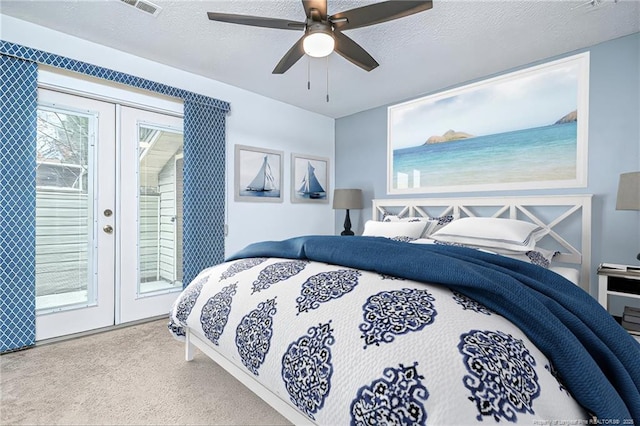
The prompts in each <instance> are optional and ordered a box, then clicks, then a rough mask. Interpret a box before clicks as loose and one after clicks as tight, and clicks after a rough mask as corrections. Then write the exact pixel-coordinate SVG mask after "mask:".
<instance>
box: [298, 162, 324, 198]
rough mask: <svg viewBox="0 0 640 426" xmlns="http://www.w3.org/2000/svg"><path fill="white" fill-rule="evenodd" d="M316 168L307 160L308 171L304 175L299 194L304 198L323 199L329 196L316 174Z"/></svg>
mask: <svg viewBox="0 0 640 426" xmlns="http://www.w3.org/2000/svg"><path fill="white" fill-rule="evenodd" d="M315 170H316V169H315V168H314V167H313V166H312V165H311V162H310V161H307V172H306V173H305V175H304V176H303V177H302V182H301V185H300V188H299V189H298V194H299V195H300V196H301V197H303V198H310V199H313V200H315V199H323V198H326V197H327V192H326V191H325V189H324V188H323V187H322V185H321V184H320V182H319V181H318V178H317V177H316V174H315Z"/></svg>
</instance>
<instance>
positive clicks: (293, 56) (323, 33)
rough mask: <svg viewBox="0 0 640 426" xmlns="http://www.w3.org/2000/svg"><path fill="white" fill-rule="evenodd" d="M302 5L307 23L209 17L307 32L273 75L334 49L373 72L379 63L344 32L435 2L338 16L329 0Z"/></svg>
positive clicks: (385, 5) (400, 1)
mask: <svg viewBox="0 0 640 426" xmlns="http://www.w3.org/2000/svg"><path fill="white" fill-rule="evenodd" d="M302 6H303V7H304V12H305V14H306V15H307V19H306V20H305V21H304V22H296V21H289V20H287V19H278V18H265V17H261V16H249V15H236V14H231V13H216V12H208V16H209V19H210V20H212V21H220V22H228V23H232V24H241V25H251V26H254V27H265V28H277V29H281V30H298V31H299V30H304V35H303V36H302V37H301V38H300V39H299V40H298V41H297V42H296V43H295V44H294V45H293V46H292V47H291V49H289V51H288V52H287V53H285V55H284V56H283V57H282V59H281V60H280V62H278V65H276V67H275V68H274V70H273V74H283V73H284V72H285V71H287V70H288V69H289V68H291V67H292V66H293V64H295V63H296V62H297V61H298V60H299V59H300V58H301V57H302V55H304V54H305V53H306V54H307V55H309V56H314V57H324V56H327V55H329V54H330V53H331V52H332V51H334V50H335V51H336V52H337V53H338V54H340V55H341V56H342V57H343V58H345V59H347V60H348V61H351V62H352V63H354V64H355V65H357V66H359V67H360V68H362V69H364V70H365V71H371V70H372V69H374V68H376V67H377V66H378V65H379V64H378V63H377V62H376V60H375V59H373V57H372V56H371V55H369V53H367V51H366V50H364V49H363V48H362V47H361V46H360V45H359V44H358V43H356V42H355V41H353V40H352V39H351V38H349V37H347V36H346V35H344V34H343V33H342V32H343V31H345V30H352V29H355V28H362V27H366V26H369V25H374V24H379V23H381V22H386V21H390V20H392V19H398V18H403V17H405V16H409V15H412V14H414V13H418V12H422V11H425V10H428V9H431V7H432V6H433V2H432V1H431V0H426V1H408V0H391V1H383V2H380V3H374V4H370V5H367V6H362V7H358V8H355V9H351V10H347V11H344V12H340V13H336V14H335V15H327V0H302Z"/></svg>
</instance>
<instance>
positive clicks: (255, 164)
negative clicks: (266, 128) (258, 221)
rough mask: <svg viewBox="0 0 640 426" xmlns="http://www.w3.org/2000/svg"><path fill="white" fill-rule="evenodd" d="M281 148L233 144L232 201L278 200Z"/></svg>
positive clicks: (280, 190)
mask: <svg viewBox="0 0 640 426" xmlns="http://www.w3.org/2000/svg"><path fill="white" fill-rule="evenodd" d="M283 154H284V153H283V152H282V151H274V150H271V149H264V148H255V147H250V146H245V145H236V146H235V162H234V165H235V176H234V177H235V179H234V180H235V182H234V187H235V197H234V199H235V201H254V202H276V203H279V202H282V198H283V197H282V176H283V164H282V160H283Z"/></svg>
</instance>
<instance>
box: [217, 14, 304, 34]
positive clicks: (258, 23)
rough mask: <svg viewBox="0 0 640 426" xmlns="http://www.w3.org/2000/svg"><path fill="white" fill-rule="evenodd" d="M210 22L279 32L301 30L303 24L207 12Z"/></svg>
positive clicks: (284, 20) (285, 20)
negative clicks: (277, 30)
mask: <svg viewBox="0 0 640 426" xmlns="http://www.w3.org/2000/svg"><path fill="white" fill-rule="evenodd" d="M207 15H208V16H209V19H210V20H212V21H219V22H228V23H230V24H240V25H251V26H252V27H264V28H277V29H281V30H303V29H304V27H305V23H304V22H296V21H289V20H287V19H277V18H264V17H261V16H249V15H236V14H233V13H216V12H207Z"/></svg>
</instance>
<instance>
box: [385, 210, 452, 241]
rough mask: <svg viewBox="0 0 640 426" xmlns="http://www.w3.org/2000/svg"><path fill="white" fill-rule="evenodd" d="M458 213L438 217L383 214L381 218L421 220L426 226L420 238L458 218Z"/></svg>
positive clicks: (404, 220) (391, 220)
mask: <svg viewBox="0 0 640 426" xmlns="http://www.w3.org/2000/svg"><path fill="white" fill-rule="evenodd" d="M459 217H460V215H453V214H450V215H444V216H440V217H424V216H420V217H400V216H396V215H385V217H384V218H383V219H382V221H383V222H423V223H425V224H426V225H427V226H426V227H425V228H424V231H423V232H422V236H421V237H420V238H429V237H430V236H431V234H433V233H434V232H436V231H437V230H438V229H440V228H442V227H444V226H445V225H447V224H449V223H451V222H452V221H454V220H455V219H458V218H459Z"/></svg>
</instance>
